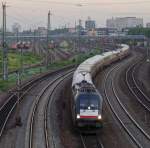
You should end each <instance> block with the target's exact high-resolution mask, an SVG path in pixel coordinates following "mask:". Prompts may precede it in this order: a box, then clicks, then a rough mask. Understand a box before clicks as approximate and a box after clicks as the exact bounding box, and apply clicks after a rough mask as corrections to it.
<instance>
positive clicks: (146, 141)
mask: <svg viewBox="0 0 150 148" xmlns="http://www.w3.org/2000/svg"><path fill="white" fill-rule="evenodd" d="M121 67H122V65H117V66H115V67H114V68H112V69H111V70H110V71H109V72H108V74H107V75H106V77H105V84H104V89H105V90H104V92H105V96H106V99H107V102H108V105H109V107H110V109H111V111H112V112H113V114H114V115H115V117H116V119H117V121H118V122H119V123H120V125H121V127H122V129H124V131H125V133H126V135H128V136H129V137H130V139H131V141H132V143H134V145H136V146H137V147H139V148H148V147H149V145H150V136H149V135H148V134H147V133H146V132H145V131H144V130H143V129H142V128H141V127H140V126H139V124H138V123H137V122H136V121H135V120H134V119H133V117H132V115H131V114H130V113H129V112H128V111H127V110H126V108H125V106H124V105H123V104H122V103H121V101H120V98H119V96H118V94H117V91H116V89H115V86H114V78H113V77H114V75H113V71H119V70H120V68H121ZM108 90H109V91H108Z"/></svg>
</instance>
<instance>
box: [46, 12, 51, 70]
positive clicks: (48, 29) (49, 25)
mask: <svg viewBox="0 0 150 148" xmlns="http://www.w3.org/2000/svg"><path fill="white" fill-rule="evenodd" d="M50 17H51V11H49V12H48V21H47V53H46V67H47V68H48V48H49V33H50V29H51V18H50ZM51 60H52V59H51V55H50V62H52V61H51Z"/></svg>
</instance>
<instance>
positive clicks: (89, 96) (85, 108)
mask: <svg viewBox="0 0 150 148" xmlns="http://www.w3.org/2000/svg"><path fill="white" fill-rule="evenodd" d="M128 54H129V46H128V45H125V44H122V45H121V47H120V48H119V49H117V50H115V51H111V52H106V53H103V54H102V55H96V56H94V57H92V58H89V59H87V60H86V61H84V62H83V63H81V64H80V65H79V66H78V68H77V69H76V71H75V72H74V75H73V81H72V94H73V99H72V100H71V109H72V119H73V123H74V126H75V127H77V128H86V127H88V128H89V127H90V128H92V129H93V128H96V129H97V128H101V127H102V126H103V114H102V104H103V98H102V96H101V94H100V93H99V92H98V90H97V89H96V87H95V85H94V83H93V78H94V77H95V75H96V74H97V72H98V71H99V70H100V69H101V68H103V67H104V66H107V65H110V64H111V63H113V62H115V61H117V60H120V59H123V58H125V57H126V56H127V55H128Z"/></svg>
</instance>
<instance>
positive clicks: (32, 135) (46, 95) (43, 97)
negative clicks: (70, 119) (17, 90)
mask: <svg viewBox="0 0 150 148" xmlns="http://www.w3.org/2000/svg"><path fill="white" fill-rule="evenodd" d="M73 71H74V69H73V70H71V71H68V72H64V73H62V74H61V75H58V76H57V77H56V78H55V79H54V80H53V81H51V82H50V83H49V84H48V85H47V86H45V88H43V89H42V91H41V93H40V95H39V96H38V97H37V98H36V102H35V104H34V107H33V111H32V115H31V122H30V126H29V139H28V142H29V146H27V147H29V148H32V147H36V145H37V143H38V142H37V141H38V138H37V139H36V137H37V136H36V134H39V133H38V132H36V130H37V129H38V130H39V129H40V131H41V126H43V129H44V130H43V132H44V134H43V135H44V141H45V145H43V147H45V148H49V147H50V145H51V146H52V145H53V147H54V148H55V147H56V146H55V142H56V141H55V138H54V136H53V132H52V131H53V130H52V129H51V130H48V123H49V122H48V119H47V117H48V109H49V107H48V106H49V104H50V106H52V105H53V103H52V102H53V101H54V98H53V97H52V95H53V93H54V91H55V90H56V89H57V87H58V86H59V84H60V83H61V82H63V81H64V80H65V79H66V78H67V77H68V76H70V75H71V74H73ZM41 104H42V105H41ZM51 108H52V107H50V111H51ZM38 110H41V111H40V112H39V111H38ZM51 114H53V113H51ZM41 115H42V116H43V118H42V117H41ZM38 116H40V119H36V118H38ZM41 118H42V119H41ZM38 120H40V121H38ZM41 120H42V121H43V122H42V121H41ZM39 122H40V126H39V127H38V126H37V124H38V123H39ZM49 124H54V123H53V120H52V121H51V122H50V123H49ZM52 126H53V125H52ZM41 132H42V131H41ZM49 132H50V134H49ZM41 135H42V133H41ZM50 137H51V138H50ZM49 139H51V144H50V142H49V141H50V140H49Z"/></svg>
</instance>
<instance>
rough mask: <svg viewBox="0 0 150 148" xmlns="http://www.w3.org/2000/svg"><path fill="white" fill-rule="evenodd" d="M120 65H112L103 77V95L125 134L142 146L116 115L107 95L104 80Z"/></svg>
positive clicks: (140, 147)
mask: <svg viewBox="0 0 150 148" xmlns="http://www.w3.org/2000/svg"><path fill="white" fill-rule="evenodd" d="M121 66H122V65H121V64H120V65H117V66H114V67H113V68H112V69H111V70H110V71H109V72H108V73H107V75H106V77H105V80H104V82H105V83H104V93H105V96H106V100H107V102H108V105H109V107H110V109H111V111H112V112H113V114H114V115H115V117H116V119H117V120H118V121H119V123H120V125H121V126H122V128H123V129H124V130H125V131H126V133H127V135H128V136H129V137H130V138H131V140H132V141H133V143H134V144H135V145H136V146H137V147H138V148H143V147H142V145H141V144H140V143H139V142H138V141H137V139H136V138H135V137H134V136H133V134H132V133H131V132H130V131H129V129H128V128H127V127H126V125H125V124H124V123H123V121H122V120H121V119H120V117H119V116H118V114H117V113H116V111H115V110H114V108H113V106H112V104H111V102H110V100H109V97H108V94H107V89H106V88H107V87H106V81H107V79H108V77H109V76H110V74H111V73H112V72H113V71H114V70H116V69H117V68H120V67H121Z"/></svg>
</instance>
